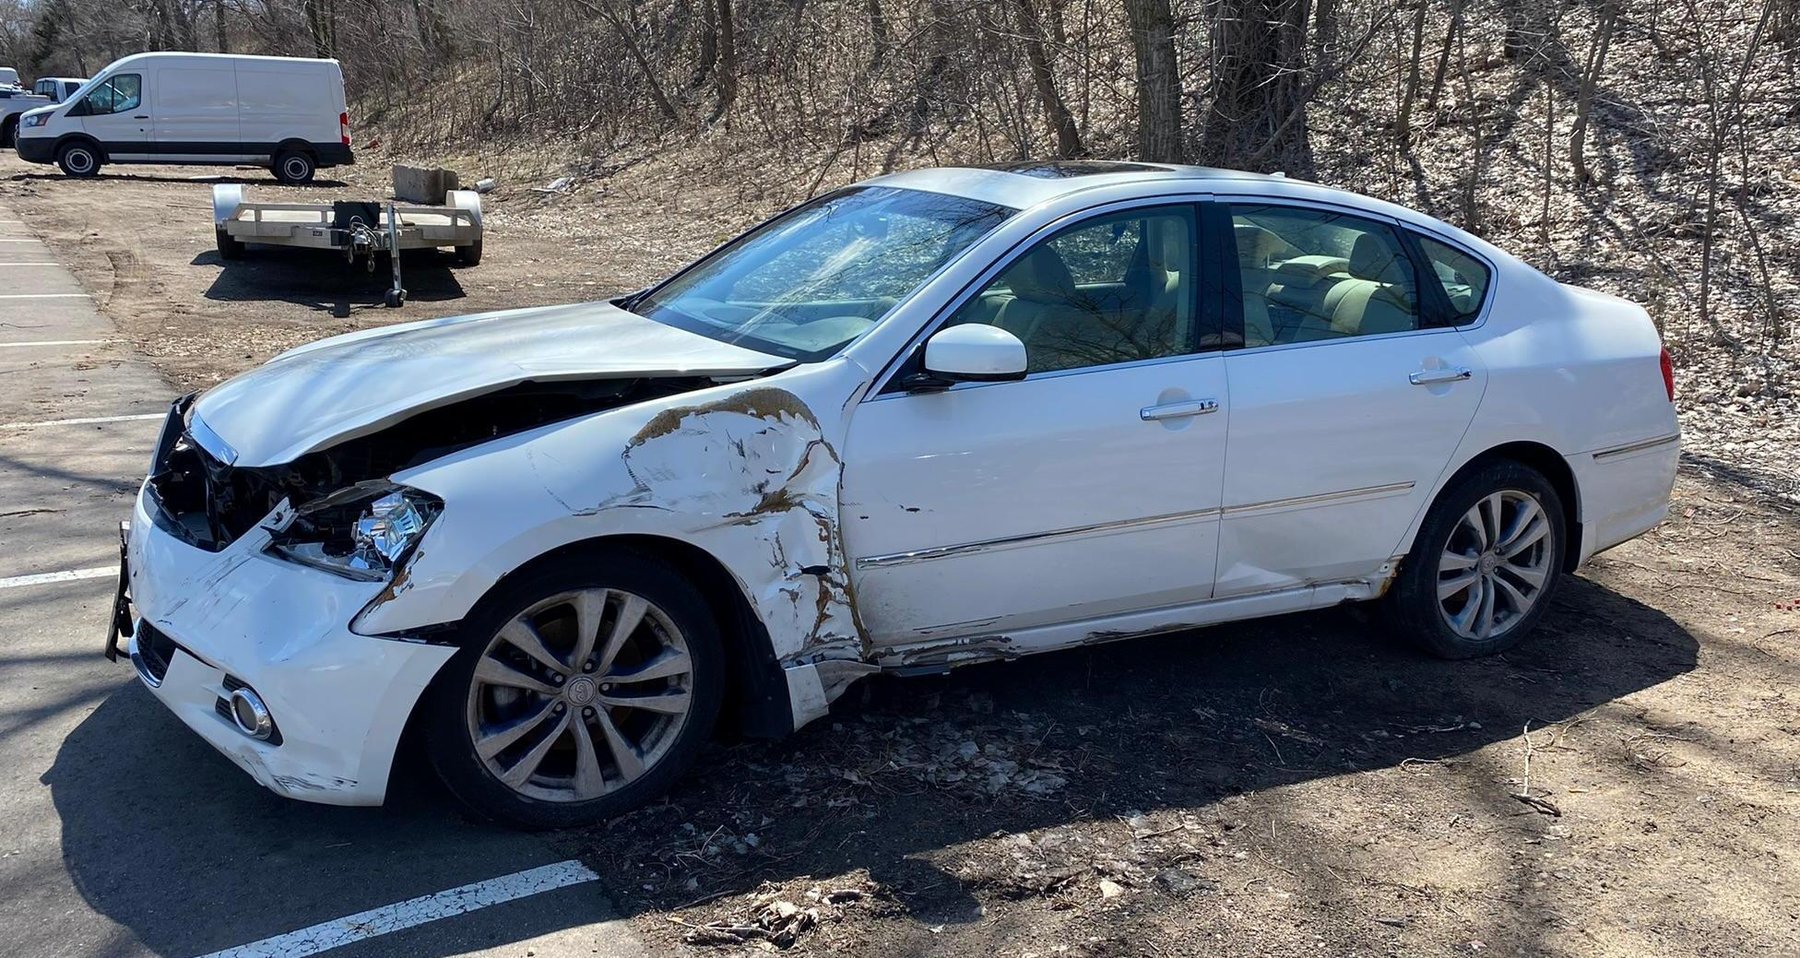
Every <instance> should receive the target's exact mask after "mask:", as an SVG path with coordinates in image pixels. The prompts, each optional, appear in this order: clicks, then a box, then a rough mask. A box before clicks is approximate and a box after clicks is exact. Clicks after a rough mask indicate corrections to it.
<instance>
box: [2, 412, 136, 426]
mask: <svg viewBox="0 0 1800 958" xmlns="http://www.w3.org/2000/svg"><path fill="white" fill-rule="evenodd" d="M167 418H169V414H168V413H166V412H152V413H145V414H143V415H141V416H95V417H93V418H91V419H43V420H39V421H37V422H0V429H29V428H32V427H34V426H91V425H95V424H98V423H103V422H139V421H141V420H145V419H167Z"/></svg>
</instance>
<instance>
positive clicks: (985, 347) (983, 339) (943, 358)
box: [906, 323, 1026, 389]
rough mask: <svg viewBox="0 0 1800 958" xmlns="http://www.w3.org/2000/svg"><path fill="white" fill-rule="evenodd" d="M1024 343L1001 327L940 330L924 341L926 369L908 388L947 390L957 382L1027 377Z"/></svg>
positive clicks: (967, 326)
mask: <svg viewBox="0 0 1800 958" xmlns="http://www.w3.org/2000/svg"><path fill="white" fill-rule="evenodd" d="M1025 368H1026V367H1025V344H1024V343H1022V342H1020V341H1019V337H1017V336H1014V335H1013V334H1012V333H1009V332H1007V331H1006V330H1004V329H1001V328H1000V327H998V326H988V325H984V324H980V323H969V324H967V325H962V326H950V327H948V328H945V329H940V330H938V331H937V332H936V333H935V334H934V335H933V336H932V337H931V338H930V339H928V340H926V341H925V371H924V372H923V373H917V374H914V375H912V376H910V377H908V378H907V382H906V386H907V388H908V389H948V388H949V387H950V386H952V385H954V384H956V383H964V382H975V383H992V382H1006V381H1009V380H1015V379H1024V378H1025Z"/></svg>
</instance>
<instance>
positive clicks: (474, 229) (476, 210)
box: [213, 183, 481, 307]
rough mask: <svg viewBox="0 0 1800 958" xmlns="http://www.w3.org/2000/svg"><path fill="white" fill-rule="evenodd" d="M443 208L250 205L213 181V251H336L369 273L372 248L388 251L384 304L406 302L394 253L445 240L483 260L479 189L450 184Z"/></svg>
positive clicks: (464, 258)
mask: <svg viewBox="0 0 1800 958" xmlns="http://www.w3.org/2000/svg"><path fill="white" fill-rule="evenodd" d="M446 200H447V203H446V204H445V205H444V206H403V205H400V204H397V203H391V202H379V203H377V202H361V201H354V200H339V201H337V202H333V203H252V202H250V201H249V200H247V199H246V198H245V197H244V188H243V186H241V185H239V184H236V183H221V184H218V185H216V186H214V187H213V229H214V231H215V233H216V234H217V238H218V247H219V257H220V258H221V259H227V260H234V259H237V258H238V257H240V256H242V255H244V244H246V243H263V244H267V245H269V246H300V247H305V248H307V249H325V250H337V251H339V252H341V253H343V256H344V261H345V262H347V263H350V264H352V265H354V264H355V263H356V262H357V261H359V260H360V261H362V262H363V264H364V268H365V269H367V270H368V272H369V273H370V274H371V275H373V274H374V272H375V260H376V254H379V253H386V254H388V260H389V261H390V262H391V263H392V264H393V285H392V286H391V287H389V289H388V291H387V296H386V302H387V305H388V306H390V307H395V306H400V305H402V304H404V303H405V302H406V287H405V286H403V285H401V282H400V251H401V250H409V249H437V248H440V247H445V246H448V247H450V248H452V249H454V250H455V251H456V259H457V261H458V262H459V263H461V264H462V265H464V266H474V265H476V264H477V263H480V262H481V195H480V194H478V193H476V192H474V191H472V190H453V191H451V192H450V193H449V194H448V195H447V196H446Z"/></svg>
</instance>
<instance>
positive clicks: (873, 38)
mask: <svg viewBox="0 0 1800 958" xmlns="http://www.w3.org/2000/svg"><path fill="white" fill-rule="evenodd" d="M868 9H869V76H871V77H873V76H875V75H876V74H878V73H880V72H881V65H882V64H883V63H884V62H886V60H887V51H888V44H889V43H890V42H892V41H890V40H889V39H888V25H887V17H886V16H885V15H884V14H883V13H882V12H881V0H868Z"/></svg>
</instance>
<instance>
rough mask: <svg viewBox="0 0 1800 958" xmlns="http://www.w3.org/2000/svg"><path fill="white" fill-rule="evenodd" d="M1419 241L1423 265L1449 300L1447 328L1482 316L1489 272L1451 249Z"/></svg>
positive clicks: (1451, 247)
mask: <svg viewBox="0 0 1800 958" xmlns="http://www.w3.org/2000/svg"><path fill="white" fill-rule="evenodd" d="M1418 240H1419V249H1420V250H1421V251H1423V252H1424V253H1425V261H1426V262H1427V263H1430V264H1431V271H1432V272H1433V273H1435V274H1437V281H1438V283H1439V285H1441V286H1443V287H1444V296H1445V297H1446V298H1447V299H1449V300H1450V325H1452V326H1461V325H1463V324H1464V323H1468V322H1473V321H1474V319H1475V316H1476V314H1477V313H1480V312H1481V303H1482V301H1483V300H1485V299H1486V298H1487V288H1488V279H1489V274H1488V268H1487V267H1486V266H1485V265H1483V264H1482V262H1481V261H1480V260H1478V259H1476V258H1475V257H1473V256H1470V255H1469V254H1467V253H1465V252H1463V251H1462V250H1459V249H1457V248H1456V247H1454V246H1450V245H1448V244H1446V243H1440V242H1438V241H1437V240H1434V239H1432V238H1430V237H1428V236H1420V237H1418Z"/></svg>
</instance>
